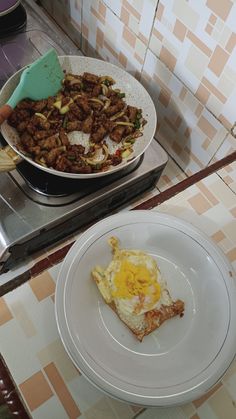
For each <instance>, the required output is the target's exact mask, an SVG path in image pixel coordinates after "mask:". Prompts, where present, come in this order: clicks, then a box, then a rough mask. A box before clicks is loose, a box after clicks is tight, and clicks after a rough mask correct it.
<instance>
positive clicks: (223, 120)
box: [218, 113, 232, 131]
mask: <svg viewBox="0 0 236 419" xmlns="http://www.w3.org/2000/svg"><path fill="white" fill-rule="evenodd" d="M218 119H219V121H220V122H221V123H222V125H224V127H225V128H226V129H228V130H229V131H230V130H231V127H232V124H231V122H229V120H228V119H227V118H226V117H225V116H224V115H222V113H221V114H220V115H219V117H218Z"/></svg>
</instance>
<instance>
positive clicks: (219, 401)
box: [208, 387, 236, 419]
mask: <svg viewBox="0 0 236 419" xmlns="http://www.w3.org/2000/svg"><path fill="white" fill-rule="evenodd" d="M208 404H209V405H210V407H211V409H212V410H213V414H215V415H217V419H235V418H236V404H235V401H234V400H232V397H230V395H229V393H228V391H227V390H226V388H224V387H222V388H221V389H220V390H218V391H217V394H214V395H213V396H212V397H211V398H210V399H209V401H208Z"/></svg>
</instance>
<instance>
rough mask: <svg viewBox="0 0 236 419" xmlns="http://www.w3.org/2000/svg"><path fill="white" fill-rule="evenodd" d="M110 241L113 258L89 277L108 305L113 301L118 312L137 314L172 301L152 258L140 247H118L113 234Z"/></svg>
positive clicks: (98, 267) (95, 269)
mask: <svg viewBox="0 0 236 419" xmlns="http://www.w3.org/2000/svg"><path fill="white" fill-rule="evenodd" d="M109 244H110V245H111V248H112V252H113V258H112V261H111V262H110V264H109V265H108V267H107V268H105V269H104V268H102V267H101V266H96V267H95V268H94V269H93V270H92V278H93V279H94V280H95V281H96V284H97V286H98V289H99V291H100V292H101V294H102V296H103V298H104V300H105V302H106V303H107V304H110V303H112V302H114V303H115V305H116V307H117V309H118V311H119V312H120V313H124V314H127V315H128V314H133V315H140V314H144V313H146V312H148V311H150V310H153V309H158V308H159V307H161V305H170V304H171V302H172V300H171V298H170V296H169V293H168V291H167V285H166V282H165V281H164V280H163V278H162V275H161V272H160V269H159V267H158V265H157V263H156V261H155V259H153V258H152V257H151V256H150V255H148V254H147V253H145V252H142V251H140V250H132V249H131V250H129V249H120V248H119V241H118V239H117V238H116V237H111V238H110V239H109Z"/></svg>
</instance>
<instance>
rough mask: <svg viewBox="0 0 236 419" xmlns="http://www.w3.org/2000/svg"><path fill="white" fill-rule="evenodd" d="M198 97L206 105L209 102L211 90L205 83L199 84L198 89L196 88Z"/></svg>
mask: <svg viewBox="0 0 236 419" xmlns="http://www.w3.org/2000/svg"><path fill="white" fill-rule="evenodd" d="M195 94H196V97H197V99H199V100H200V101H201V102H202V103H203V104H204V105H205V104H206V103H207V101H208V99H209V97H210V92H209V90H208V89H207V88H206V87H205V86H203V84H201V83H200V84H199V87H198V89H197V90H196V93H195Z"/></svg>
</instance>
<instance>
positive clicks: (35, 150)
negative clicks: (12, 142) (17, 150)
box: [27, 145, 42, 156]
mask: <svg viewBox="0 0 236 419" xmlns="http://www.w3.org/2000/svg"><path fill="white" fill-rule="evenodd" d="M27 151H29V152H30V153H31V154H34V155H35V156H39V155H40V154H41V151H42V150H41V147H40V146H39V145H34V146H32V147H31V146H28V148H27Z"/></svg>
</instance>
